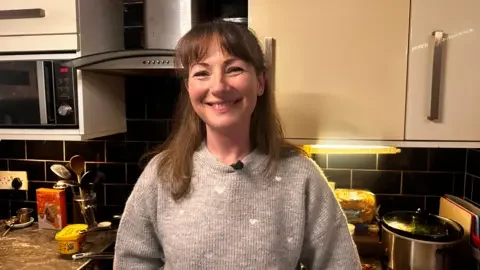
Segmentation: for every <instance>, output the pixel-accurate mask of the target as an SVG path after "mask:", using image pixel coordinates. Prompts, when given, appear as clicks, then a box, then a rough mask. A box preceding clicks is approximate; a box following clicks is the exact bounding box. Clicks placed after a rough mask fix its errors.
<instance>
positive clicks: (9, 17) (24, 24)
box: [0, 0, 123, 54]
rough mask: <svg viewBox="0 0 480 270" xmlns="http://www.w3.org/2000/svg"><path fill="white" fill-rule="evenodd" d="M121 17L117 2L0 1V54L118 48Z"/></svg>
mask: <svg viewBox="0 0 480 270" xmlns="http://www.w3.org/2000/svg"><path fill="white" fill-rule="evenodd" d="M122 15H123V4H122V1H120V0H103V1H84V0H80V1H77V0H22V1H18V0H1V1H0V54H12V53H16V54H18V53H32V52H35V53H39V52H49V53H53V52H71V53H76V52H80V51H81V52H82V53H83V54H86V53H88V54H90V53H97V52H102V51H104V50H106V49H109V50H113V49H121V48H123V30H122V28H123V23H122V20H123V19H122ZM80 31H81V33H80ZM119 31H120V33H121V34H122V35H117V34H116V33H119Z"/></svg>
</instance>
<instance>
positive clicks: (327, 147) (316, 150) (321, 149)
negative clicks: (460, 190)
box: [302, 144, 401, 156]
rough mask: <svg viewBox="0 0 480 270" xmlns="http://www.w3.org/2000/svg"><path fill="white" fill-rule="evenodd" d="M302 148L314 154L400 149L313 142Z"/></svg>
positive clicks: (364, 152)
mask: <svg viewBox="0 0 480 270" xmlns="http://www.w3.org/2000/svg"><path fill="white" fill-rule="evenodd" d="M302 148H303V149H304V150H305V151H306V152H307V153H308V155H310V156H311V155H312V154H397V153H400V151H401V150H400V149H398V148H396V147H393V146H382V145H335V144H312V145H302Z"/></svg>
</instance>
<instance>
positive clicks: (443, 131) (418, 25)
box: [406, 0, 480, 141]
mask: <svg viewBox="0 0 480 270" xmlns="http://www.w3.org/2000/svg"><path fill="white" fill-rule="evenodd" d="M479 10H480V1H477V0H458V1H449V0H412V7H411V30H410V31H411V33H410V38H411V40H410V48H409V49H410V50H409V66H408V95H407V113H406V116H407V117H406V139H407V140H439V141H480V122H479V121H478V119H479V118H480V106H478V103H479V101H480V88H479V87H480V76H479V75H480V73H479V72H480V53H479V52H478V50H479V48H480V34H479V33H478V30H479V29H480V17H479V16H478V11H479Z"/></svg>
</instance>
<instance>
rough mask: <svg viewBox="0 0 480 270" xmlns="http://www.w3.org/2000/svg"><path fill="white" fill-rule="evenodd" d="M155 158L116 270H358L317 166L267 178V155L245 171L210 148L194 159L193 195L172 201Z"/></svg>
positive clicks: (120, 242)
mask: <svg viewBox="0 0 480 270" xmlns="http://www.w3.org/2000/svg"><path fill="white" fill-rule="evenodd" d="M158 158H159V156H157V157H155V158H154V159H152V161H151V162H150V163H149V164H148V165H147V167H146V168H145V170H144V171H143V173H142V175H141V176H140V178H139V180H138V182H137V184H136V185H135V187H134V189H133V192H132V193H131V195H130V197H129V198H128V200H127V203H126V206H125V210H124V213H123V216H122V220H121V222H120V226H119V229H118V234H117V239H116V245H115V260H114V263H115V269H117V270H124V269H125V270H127V269H159V268H160V269H164V270H171V269H195V270H196V269H229V270H234V269H242V270H244V269H285V270H287V269H289V270H293V269H295V267H296V266H297V265H298V262H302V263H303V264H304V265H305V266H306V267H307V269H339V270H350V269H355V270H358V269H361V266H360V260H359V256H358V253H357V250H356V247H355V244H354V242H353V240H352V238H351V236H350V235H349V233H348V228H347V222H346V218H345V216H344V214H343V212H342V211H341V209H340V206H339V204H338V203H337V201H336V199H335V197H334V194H333V192H332V190H331V189H330V187H329V186H328V183H327V181H326V179H325V177H324V176H323V174H322V173H321V172H320V170H319V169H318V167H317V166H316V165H315V164H314V163H313V161H312V160H310V159H307V158H305V157H303V156H300V155H293V156H291V157H288V158H285V159H283V160H282V161H281V162H280V164H279V166H278V170H277V172H276V174H275V176H272V177H271V178H268V179H267V178H266V177H263V174H262V169H263V168H264V166H266V156H265V155H262V154H260V153H258V152H257V151H253V152H252V153H250V154H249V155H248V156H247V157H246V158H245V159H244V160H243V163H244V168H243V169H241V170H234V169H233V168H232V167H230V166H228V165H225V164H222V163H220V162H218V161H217V160H216V159H215V157H213V156H212V155H211V154H210V152H209V151H208V149H207V148H206V147H205V145H202V147H200V149H199V150H198V151H197V152H196V153H195V155H194V166H193V175H194V176H193V178H192V192H191V194H190V195H189V196H188V197H186V199H184V200H182V201H181V202H174V201H173V200H172V199H171V197H170V196H169V193H168V191H167V190H166V189H165V188H164V187H162V185H161V184H160V183H159V180H158V176H157V173H156V168H155V167H156V165H155V163H156V160H157V159H158Z"/></svg>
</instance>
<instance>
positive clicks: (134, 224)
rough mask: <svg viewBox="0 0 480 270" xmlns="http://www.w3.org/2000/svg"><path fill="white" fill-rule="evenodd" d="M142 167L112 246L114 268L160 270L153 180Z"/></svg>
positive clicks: (159, 248) (159, 247)
mask: <svg viewBox="0 0 480 270" xmlns="http://www.w3.org/2000/svg"><path fill="white" fill-rule="evenodd" d="M151 167H152V165H151V164H150V165H149V166H147V168H145V170H144V172H143V173H142V175H141V176H140V178H139V179H138V181H137V183H136V184H135V186H134V188H133V191H132V193H131V194H130V196H129V198H128V199H127V202H126V205H125V210H124V212H123V214H122V219H121V221H120V225H119V227H118V232H117V238H116V243H115V256H114V269H116V270H127V269H142V270H147V269H148V270H150V269H159V268H160V267H162V266H163V264H164V262H163V250H162V247H161V245H160V242H159V240H158V237H157V234H156V225H155V223H154V222H155V220H156V210H155V209H156V208H157V205H156V192H157V189H156V188H155V185H156V180H155V178H156V177H155V176H154V174H153V172H152V168H151Z"/></svg>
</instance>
